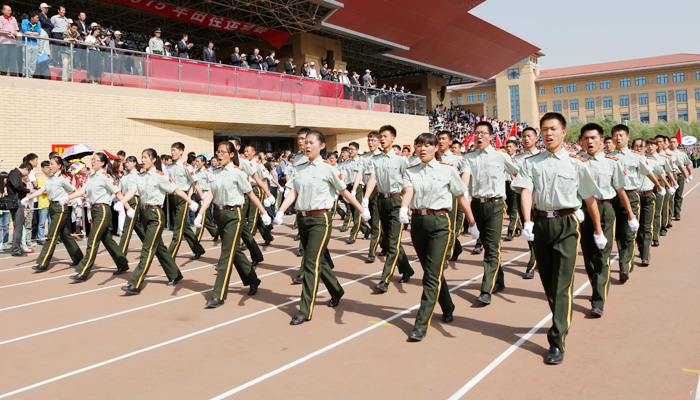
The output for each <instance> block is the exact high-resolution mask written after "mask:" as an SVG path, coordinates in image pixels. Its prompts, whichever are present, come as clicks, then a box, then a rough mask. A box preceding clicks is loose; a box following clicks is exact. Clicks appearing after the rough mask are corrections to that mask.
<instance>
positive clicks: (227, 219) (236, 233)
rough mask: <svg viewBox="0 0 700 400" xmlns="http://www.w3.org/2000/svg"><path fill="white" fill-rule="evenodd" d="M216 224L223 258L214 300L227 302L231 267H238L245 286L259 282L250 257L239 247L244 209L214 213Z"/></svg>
mask: <svg viewBox="0 0 700 400" xmlns="http://www.w3.org/2000/svg"><path fill="white" fill-rule="evenodd" d="M214 215H215V218H216V224H217V226H219V227H220V228H221V256H220V257H219V263H218V264H217V265H216V283H214V291H213V292H212V298H213V299H219V300H226V296H227V294H228V290H227V289H228V285H229V281H230V279H231V265H234V266H235V267H236V271H238V275H239V276H240V277H241V281H242V282H243V284H244V285H246V286H248V285H250V284H253V283H255V282H257V281H258V276H257V275H256V274H255V270H254V269H253V267H252V266H251V265H250V261H248V257H246V256H245V254H243V251H242V250H241V248H240V247H239V245H238V242H239V238H240V235H241V231H242V230H243V228H244V226H245V223H244V221H243V212H242V207H241V206H238V207H236V208H234V209H229V210H216V211H215V212H214Z"/></svg>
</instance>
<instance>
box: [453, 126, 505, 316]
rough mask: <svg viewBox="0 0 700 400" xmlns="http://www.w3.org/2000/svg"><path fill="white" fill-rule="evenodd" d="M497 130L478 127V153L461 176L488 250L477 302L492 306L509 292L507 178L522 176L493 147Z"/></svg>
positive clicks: (469, 156) (466, 159)
mask: <svg viewBox="0 0 700 400" xmlns="http://www.w3.org/2000/svg"><path fill="white" fill-rule="evenodd" d="M492 136H493V126H492V125H491V123H489V122H486V121H481V122H478V123H477V124H476V126H475V127H474V138H475V145H476V150H475V151H473V152H471V153H467V154H466V155H465V156H464V157H463V158H462V165H461V166H460V170H459V171H460V173H461V175H462V180H463V181H464V183H465V184H467V186H468V187H469V193H470V194H471V196H472V202H471V208H472V213H473V214H474V219H475V220H476V225H477V226H478V227H479V231H480V232H481V243H482V244H483V246H484V277H483V279H482V281H481V294H480V295H479V297H477V298H476V299H477V300H478V301H480V302H481V303H483V304H487V305H488V304H491V295H492V294H494V293H498V292H500V291H502V290H503V289H505V288H506V285H505V277H504V274H503V268H501V232H502V230H503V218H504V216H505V213H506V203H505V201H504V199H505V198H506V176H507V175H513V174H517V173H518V167H516V166H515V163H514V162H513V160H512V159H511V158H510V156H509V155H508V154H506V153H504V152H502V151H500V150H496V149H494V148H493V147H492V146H491V138H492Z"/></svg>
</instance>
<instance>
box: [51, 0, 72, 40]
mask: <svg viewBox="0 0 700 400" xmlns="http://www.w3.org/2000/svg"><path fill="white" fill-rule="evenodd" d="M57 12H58V14H56V15H54V16H53V17H51V25H53V29H52V30H51V37H52V38H54V39H59V40H63V32H65V31H67V30H68V26H69V22H68V18H66V8H65V7H63V6H58V10H57Z"/></svg>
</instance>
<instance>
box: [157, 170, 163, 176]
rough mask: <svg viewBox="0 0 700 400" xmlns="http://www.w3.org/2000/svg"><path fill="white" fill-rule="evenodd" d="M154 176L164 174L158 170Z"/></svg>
mask: <svg viewBox="0 0 700 400" xmlns="http://www.w3.org/2000/svg"><path fill="white" fill-rule="evenodd" d="M156 174H159V175H165V174H164V173H163V171H160V170H156Z"/></svg>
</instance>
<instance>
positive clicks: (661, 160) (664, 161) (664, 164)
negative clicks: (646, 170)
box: [653, 153, 673, 175]
mask: <svg viewBox="0 0 700 400" xmlns="http://www.w3.org/2000/svg"><path fill="white" fill-rule="evenodd" d="M653 157H654V159H655V160H656V162H657V163H658V164H659V165H660V166H661V169H662V170H663V174H664V175H666V172H673V168H671V161H669V160H668V156H667V155H665V154H663V153H655V154H654V155H653Z"/></svg>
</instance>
